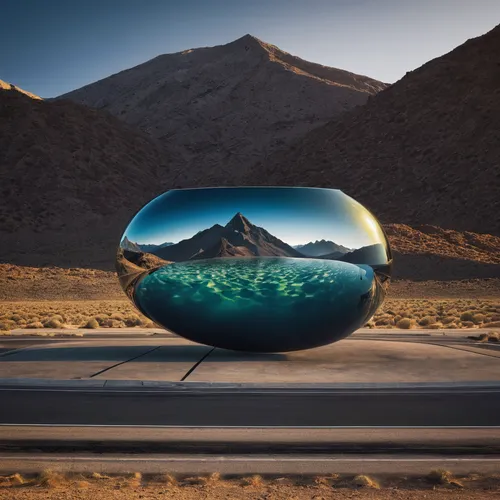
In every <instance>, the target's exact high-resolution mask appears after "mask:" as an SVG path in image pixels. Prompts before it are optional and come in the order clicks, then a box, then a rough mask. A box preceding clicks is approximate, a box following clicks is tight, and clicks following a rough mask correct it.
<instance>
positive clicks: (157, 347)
mask: <svg viewBox="0 0 500 500" xmlns="http://www.w3.org/2000/svg"><path fill="white" fill-rule="evenodd" d="M160 347H161V345H158V346H156V347H153V349H149V351H146V352H143V353H141V354H139V355H138V356H134V357H133V358H130V359H126V360H125V361H120V362H119V363H116V364H115V365H113V366H109V367H108V368H104V370H100V371H98V372H96V373H94V374H92V375H90V377H89V378H94V377H97V375H101V374H102V373H105V372H107V371H108V370H112V369H113V368H116V367H117V366H120V365H124V364H125V363H129V362H130V361H134V360H135V359H138V358H141V357H142V356H146V354H149V353H151V352H153V351H156V350H157V349H159V348H160Z"/></svg>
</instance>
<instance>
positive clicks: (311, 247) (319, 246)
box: [293, 240, 351, 258]
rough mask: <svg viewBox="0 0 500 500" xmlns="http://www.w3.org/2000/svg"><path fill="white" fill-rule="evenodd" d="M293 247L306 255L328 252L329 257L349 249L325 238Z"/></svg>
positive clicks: (341, 253) (318, 254)
mask: <svg viewBox="0 0 500 500" xmlns="http://www.w3.org/2000/svg"><path fill="white" fill-rule="evenodd" d="M293 248H295V249H296V250H298V251H299V252H300V253H301V254H303V255H306V256H307V257H319V256H321V255H327V254H329V255H332V257H331V258H335V257H333V256H334V255H335V256H337V257H340V256H342V255H344V254H345V253H347V252H349V251H350V250H351V249H350V248H346V247H344V246H342V245H337V244H336V243H334V242H333V241H327V240H316V241H310V242H309V243H306V244H305V245H295V246H294V247H293Z"/></svg>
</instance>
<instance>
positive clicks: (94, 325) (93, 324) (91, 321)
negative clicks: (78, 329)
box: [83, 318, 99, 330]
mask: <svg viewBox="0 0 500 500" xmlns="http://www.w3.org/2000/svg"><path fill="white" fill-rule="evenodd" d="M83 328H90V329H93V330H94V329H96V328H99V322H98V321H97V320H96V319H95V318H90V319H89V320H88V321H87V322H86V323H85V324H84V325H83Z"/></svg>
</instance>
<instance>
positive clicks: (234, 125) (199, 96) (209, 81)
mask: <svg viewBox="0 0 500 500" xmlns="http://www.w3.org/2000/svg"><path fill="white" fill-rule="evenodd" d="M385 87H386V84H384V83H382V82H378V81H377V80H374V79H372V78H369V77H365V76H362V75H356V74H354V73H350V72H347V71H344V70H340V69H336V68H328V67H326V66H321V65H319V64H316V63H310V62H308V61H305V60H302V59H300V58H297V57H295V56H292V55H291V54H288V53H286V52H284V51H282V50H280V49H278V48H277V47H275V46H273V45H271V44H266V43H265V42H263V41H261V40H258V39H257V38H255V37H253V36H250V35H247V36H244V37H242V38H240V39H238V40H235V41H233V42H231V43H228V44H225V45H218V46H215V47H203V48H197V49H190V50H187V51H186V50H185V51H182V52H178V53H175V54H163V55H159V56H157V57H155V58H153V59H151V60H149V61H146V62H145V63H142V64H140V65H138V66H135V67H133V68H129V69H127V70H124V71H121V72H119V73H116V74H114V75H111V76H109V77H107V78H104V79H102V80H99V81H98V82H94V83H92V84H89V85H86V86H84V87H82V88H80V89H76V90H74V91H72V92H68V93H66V94H63V95H62V96H59V97H58V98H57V99H64V100H66V99H69V100H72V101H74V102H77V103H79V104H84V105H87V106H90V107H94V108H99V109H104V110H106V111H107V112H109V113H111V114H113V115H115V116H116V117H117V118H119V119H121V120H123V121H125V122H126V123H128V124H129V125H132V126H135V127H137V128H139V129H140V130H142V131H143V132H144V133H147V134H149V135H150V136H152V137H154V138H155V139H157V140H158V141H160V143H162V144H164V145H166V147H168V149H169V151H170V152H171V154H173V155H174V156H176V157H178V158H179V162H178V163H177V165H176V170H175V173H173V175H171V176H169V178H168V184H169V186H168V187H170V188H178V187H192V186H197V185H203V184H205V185H208V184H213V185H218V184H220V185H228V184H235V183H237V182H238V180H239V178H240V177H241V175H242V173H243V172H244V171H246V170H247V169H248V168H251V166H252V165H253V164H254V163H255V160H256V159H257V158H259V157H261V156H267V155H269V154H271V152H273V151H276V150H278V149H282V148H284V147H286V145H288V144H291V143H292V141H293V140H295V139H296V138H298V137H300V136H302V135H303V134H304V133H306V132H307V131H310V130H313V129H314V128H315V127H317V126H319V125H321V124H324V123H326V122H327V121H328V120H330V119H331V118H332V117H335V116H338V115H340V114H341V113H343V112H344V111H346V110H348V109H351V108H352V107H353V106H357V105H360V104H364V103H365V102H366V100H367V98H368V96H369V95H371V94H374V93H376V92H378V91H380V90H381V89H383V88H385Z"/></svg>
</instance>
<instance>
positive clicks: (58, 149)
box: [0, 87, 169, 269]
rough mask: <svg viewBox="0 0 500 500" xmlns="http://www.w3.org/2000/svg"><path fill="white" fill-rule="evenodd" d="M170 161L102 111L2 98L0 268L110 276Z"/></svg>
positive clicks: (11, 95)
mask: <svg viewBox="0 0 500 500" xmlns="http://www.w3.org/2000/svg"><path fill="white" fill-rule="evenodd" d="M168 162H169V158H168V157H167V155H166V153H165V152H164V151H160V149H159V148H158V147H157V145H156V144H155V143H154V141H153V140H152V139H150V138H148V137H146V136H143V135H142V134H140V133H139V132H137V131H135V130H132V129H131V128H129V127H128V126H127V125H125V124H123V123H122V122H121V121H119V120H118V119H116V118H114V117H112V116H111V115H109V114H107V113H105V112H103V111H96V110H93V109H90V108H87V107H85V106H80V105H77V104H75V103H72V102H69V101H56V102H46V101H42V100H38V99H33V98H31V97H30V96H29V94H28V95H26V93H22V92H20V91H18V89H17V88H14V89H12V88H10V87H9V89H0V193H1V196H0V239H1V241H2V245H1V246H0V262H13V263H16V264H26V265H36V266H39V265H58V266H88V267H98V268H103V267H104V268H106V267H107V268H108V269H110V268H111V266H112V263H113V260H114V255H115V249H116V246H117V244H118V241H119V238H120V235H121V233H122V231H123V229H124V227H125V226H126V224H127V222H128V221H129V219H130V217H131V215H132V214H133V213H134V212H135V211H137V210H138V209H139V208H140V207H141V206H142V205H143V204H144V203H146V202H147V201H149V199H151V197H152V196H154V195H155V194H158V191H159V190H160V189H161V188H159V184H160V174H159V172H160V171H162V172H163V173H168V168H169V167H168Z"/></svg>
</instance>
